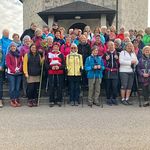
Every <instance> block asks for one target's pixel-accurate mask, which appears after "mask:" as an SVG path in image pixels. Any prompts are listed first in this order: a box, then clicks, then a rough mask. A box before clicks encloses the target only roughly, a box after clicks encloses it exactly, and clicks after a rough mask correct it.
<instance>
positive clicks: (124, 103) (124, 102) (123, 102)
mask: <svg viewBox="0 0 150 150" xmlns="http://www.w3.org/2000/svg"><path fill="white" fill-rule="evenodd" d="M121 103H122V104H123V105H129V104H128V102H127V101H126V100H121Z"/></svg>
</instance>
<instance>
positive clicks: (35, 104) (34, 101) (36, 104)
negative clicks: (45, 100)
mask: <svg viewBox="0 0 150 150" xmlns="http://www.w3.org/2000/svg"><path fill="white" fill-rule="evenodd" d="M32 104H33V107H37V106H38V100H37V99H34V100H33V102H32Z"/></svg>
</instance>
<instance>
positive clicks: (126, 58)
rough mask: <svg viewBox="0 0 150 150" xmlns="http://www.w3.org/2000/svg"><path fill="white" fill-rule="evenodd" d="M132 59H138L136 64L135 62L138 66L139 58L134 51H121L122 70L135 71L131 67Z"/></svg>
mask: <svg viewBox="0 0 150 150" xmlns="http://www.w3.org/2000/svg"><path fill="white" fill-rule="evenodd" d="M132 60H136V64H135V66H136V65H137V64H138V59H137V57H136V54H135V53H134V52H133V53H131V54H129V53H128V52H127V51H125V50H123V51H121V53H120V56H119V62H120V72H133V69H132V68H131V61H132Z"/></svg>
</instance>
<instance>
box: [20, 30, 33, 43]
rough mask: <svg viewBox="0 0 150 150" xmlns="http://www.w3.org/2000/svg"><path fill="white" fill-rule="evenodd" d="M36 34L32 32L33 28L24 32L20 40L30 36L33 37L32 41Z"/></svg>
mask: <svg viewBox="0 0 150 150" xmlns="http://www.w3.org/2000/svg"><path fill="white" fill-rule="evenodd" d="M34 32H35V31H34V30H32V29H31V28H30V29H27V30H25V31H24V32H23V34H22V35H21V37H20V40H21V41H22V40H23V38H24V36H26V35H29V36H30V37H31V39H32V38H33V37H34Z"/></svg>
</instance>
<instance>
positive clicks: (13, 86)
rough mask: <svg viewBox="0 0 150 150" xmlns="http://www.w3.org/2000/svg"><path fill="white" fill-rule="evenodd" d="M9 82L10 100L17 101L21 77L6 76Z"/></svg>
mask: <svg viewBox="0 0 150 150" xmlns="http://www.w3.org/2000/svg"><path fill="white" fill-rule="evenodd" d="M8 80H9V95H10V99H11V100H14V99H18V98H19V96H20V84H21V80H22V75H11V74H8Z"/></svg>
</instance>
